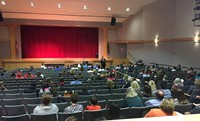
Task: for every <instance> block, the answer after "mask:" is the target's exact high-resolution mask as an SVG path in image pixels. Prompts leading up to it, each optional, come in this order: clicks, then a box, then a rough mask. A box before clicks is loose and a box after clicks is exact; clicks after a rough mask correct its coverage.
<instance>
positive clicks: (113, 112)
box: [107, 103, 122, 120]
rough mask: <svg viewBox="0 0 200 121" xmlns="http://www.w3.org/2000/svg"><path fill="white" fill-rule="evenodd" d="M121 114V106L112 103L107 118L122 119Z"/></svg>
mask: <svg viewBox="0 0 200 121" xmlns="http://www.w3.org/2000/svg"><path fill="white" fill-rule="evenodd" d="M121 118H122V117H121V116H120V107H119V105H118V104H117V103H112V105H110V106H109V108H108V113H107V119H108V120H114V119H121Z"/></svg>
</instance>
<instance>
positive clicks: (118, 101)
mask: <svg viewBox="0 0 200 121" xmlns="http://www.w3.org/2000/svg"><path fill="white" fill-rule="evenodd" d="M112 103H117V104H118V105H119V107H120V108H123V107H125V102H124V99H114V100H108V107H109V106H110V105H111V104H112Z"/></svg>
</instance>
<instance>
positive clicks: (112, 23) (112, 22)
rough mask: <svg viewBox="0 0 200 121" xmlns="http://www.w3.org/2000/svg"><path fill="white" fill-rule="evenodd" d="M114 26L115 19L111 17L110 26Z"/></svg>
mask: <svg viewBox="0 0 200 121" xmlns="http://www.w3.org/2000/svg"><path fill="white" fill-rule="evenodd" d="M115 24H116V18H115V17H112V18H111V23H110V25H112V26H114V25H115Z"/></svg>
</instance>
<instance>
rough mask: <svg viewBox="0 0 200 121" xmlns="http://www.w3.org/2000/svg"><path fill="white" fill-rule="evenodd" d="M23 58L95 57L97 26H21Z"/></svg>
mask: <svg viewBox="0 0 200 121" xmlns="http://www.w3.org/2000/svg"><path fill="white" fill-rule="evenodd" d="M21 40H22V57H23V58H95V55H96V53H98V28H81V27H48V26H21Z"/></svg>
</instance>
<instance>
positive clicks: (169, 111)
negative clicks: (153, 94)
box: [144, 99, 177, 117]
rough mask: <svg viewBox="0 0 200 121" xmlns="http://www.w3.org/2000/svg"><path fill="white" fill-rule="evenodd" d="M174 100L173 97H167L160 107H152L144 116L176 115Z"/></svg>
mask: <svg viewBox="0 0 200 121" xmlns="http://www.w3.org/2000/svg"><path fill="white" fill-rule="evenodd" d="M174 107H175V105H174V102H173V100H172V99H165V100H164V101H163V102H162V103H161V104H160V109H157V108H153V109H151V110H150V111H149V112H148V113H147V114H146V115H145V116H144V117H160V116H176V115H177V114H176V112H175V111H174Z"/></svg>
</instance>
